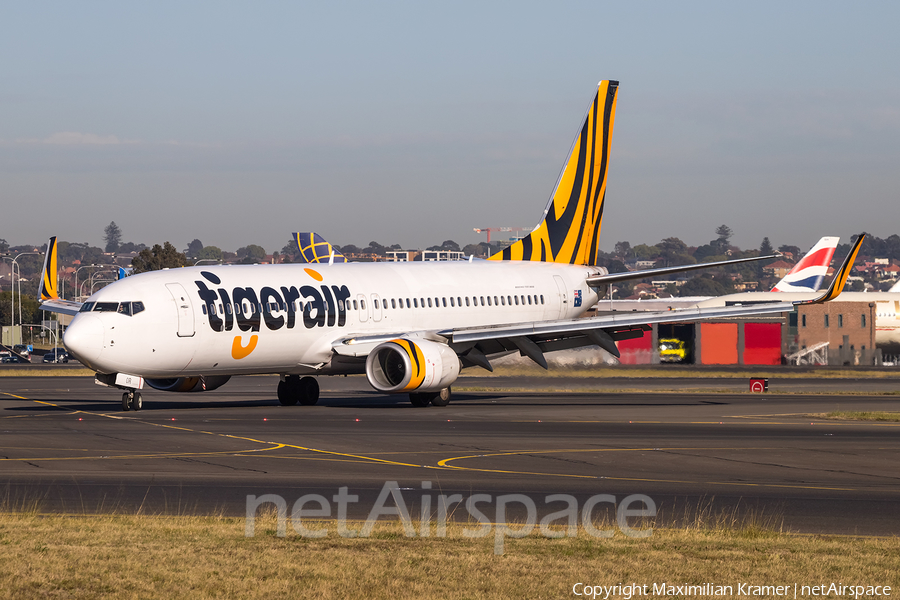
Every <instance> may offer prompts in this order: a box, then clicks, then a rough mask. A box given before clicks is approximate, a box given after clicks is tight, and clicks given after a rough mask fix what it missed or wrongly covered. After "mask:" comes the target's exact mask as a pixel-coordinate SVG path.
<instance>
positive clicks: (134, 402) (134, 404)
mask: <svg viewBox="0 0 900 600" xmlns="http://www.w3.org/2000/svg"><path fill="white" fill-rule="evenodd" d="M142 408H144V399H143V398H141V393H140V392H134V393H132V395H131V410H133V411H138V410H141V409H142Z"/></svg>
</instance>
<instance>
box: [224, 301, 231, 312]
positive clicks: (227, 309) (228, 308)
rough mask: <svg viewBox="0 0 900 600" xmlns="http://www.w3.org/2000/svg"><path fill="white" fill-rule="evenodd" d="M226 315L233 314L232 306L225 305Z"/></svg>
mask: <svg viewBox="0 0 900 600" xmlns="http://www.w3.org/2000/svg"><path fill="white" fill-rule="evenodd" d="M225 313H226V314H229V315H230V314H231V305H230V304H226V305H225Z"/></svg>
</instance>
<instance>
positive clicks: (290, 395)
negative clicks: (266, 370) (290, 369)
mask: <svg viewBox="0 0 900 600" xmlns="http://www.w3.org/2000/svg"><path fill="white" fill-rule="evenodd" d="M293 379H294V378H293V377H287V378H286V379H285V380H284V381H279V382H278V401H279V402H280V403H281V405H282V406H293V405H295V404H297V393H296V390H295V387H296V386H295V385H291V384H292V383H294V382H293V381H292V380H293Z"/></svg>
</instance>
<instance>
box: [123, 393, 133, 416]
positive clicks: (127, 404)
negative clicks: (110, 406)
mask: <svg viewBox="0 0 900 600" xmlns="http://www.w3.org/2000/svg"><path fill="white" fill-rule="evenodd" d="M122 410H124V411H125V412H128V411H129V410H131V394H129V393H128V392H125V393H124V394H122Z"/></svg>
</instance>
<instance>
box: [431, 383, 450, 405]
mask: <svg viewBox="0 0 900 600" xmlns="http://www.w3.org/2000/svg"><path fill="white" fill-rule="evenodd" d="M448 404H450V388H449V387H445V388H444V389H442V390H441V391H440V392H438V393H436V394H434V395H433V397H432V398H431V405H432V406H447V405H448Z"/></svg>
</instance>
